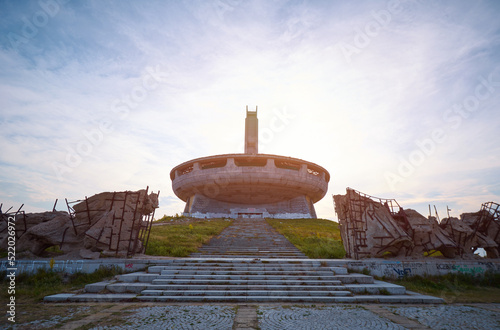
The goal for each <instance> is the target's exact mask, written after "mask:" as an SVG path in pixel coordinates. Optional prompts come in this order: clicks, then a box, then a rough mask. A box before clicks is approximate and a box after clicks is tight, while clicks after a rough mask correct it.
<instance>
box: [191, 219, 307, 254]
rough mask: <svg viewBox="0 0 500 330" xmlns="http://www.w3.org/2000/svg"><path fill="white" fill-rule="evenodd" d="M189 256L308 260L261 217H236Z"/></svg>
mask: <svg viewBox="0 0 500 330" xmlns="http://www.w3.org/2000/svg"><path fill="white" fill-rule="evenodd" d="M191 257H194V258H235V257H238V258H286V259H292V258H300V259H307V257H306V255H305V254H303V253H302V252H300V250H299V249H297V248H296V247H295V246H294V245H293V244H292V243H290V241H288V240H287V239H286V238H285V237H284V236H283V235H281V234H280V233H278V232H277V231H276V230H275V229H274V228H273V227H271V226H270V225H269V224H268V223H267V222H266V220H264V219H235V220H234V222H233V225H232V226H229V227H228V228H226V229H225V230H224V231H223V232H222V233H221V234H220V235H219V236H217V237H214V238H212V239H211V240H210V242H209V243H208V244H206V245H204V246H202V247H201V248H200V249H199V251H198V252H197V253H193V254H191Z"/></svg>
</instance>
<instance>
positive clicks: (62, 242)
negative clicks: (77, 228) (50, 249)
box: [59, 227, 69, 249]
mask: <svg viewBox="0 0 500 330" xmlns="http://www.w3.org/2000/svg"><path fill="white" fill-rule="evenodd" d="M68 229H69V227H66V228H65V229H64V231H63V234H62V239H61V244H59V249H62V246H63V244H64V238H65V237H66V232H67V231H68Z"/></svg>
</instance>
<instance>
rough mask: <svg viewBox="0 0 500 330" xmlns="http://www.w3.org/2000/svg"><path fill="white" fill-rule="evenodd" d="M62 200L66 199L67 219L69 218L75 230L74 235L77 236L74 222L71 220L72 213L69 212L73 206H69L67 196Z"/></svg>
mask: <svg viewBox="0 0 500 330" xmlns="http://www.w3.org/2000/svg"><path fill="white" fill-rule="evenodd" d="M64 200H65V201H66V206H67V207H68V213H69V219H70V220H71V225H72V226H73V230H74V231H75V236H77V235H78V233H77V232H76V227H75V222H74V221H73V214H72V212H71V209H73V208H72V207H70V206H69V203H68V199H67V198H65V199H64ZM73 211H74V210H73Z"/></svg>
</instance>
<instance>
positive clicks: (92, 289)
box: [85, 281, 346, 293]
mask: <svg viewBox="0 0 500 330" xmlns="http://www.w3.org/2000/svg"><path fill="white" fill-rule="evenodd" d="M143 290H171V291H188V290H195V291H200V290H211V291H215V290H221V291H227V290H261V291H262V290H265V291H267V290H278V291H287V290H290V291H343V290H346V288H345V287H344V286H343V285H268V284H261V285H246V284H240V285H236V284H235V285H227V284H221V285H213V284H195V285H193V284H152V283H120V282H114V281H105V282H99V283H93V284H88V285H86V286H85V292H87V293H99V292H104V291H109V292H111V293H140V292H142V291H143Z"/></svg>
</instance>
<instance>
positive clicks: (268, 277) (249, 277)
mask: <svg viewBox="0 0 500 330" xmlns="http://www.w3.org/2000/svg"><path fill="white" fill-rule="evenodd" d="M157 276H158V277H157V278H156V279H154V281H159V280H164V279H165V280H176V279H178V280H189V279H197V280H201V281H203V280H207V281H210V280H217V281H218V280H267V281H278V280H280V281H310V280H312V281H325V282H327V281H337V280H338V279H337V277H336V276H334V275H323V276H322V275H319V276H316V275H282V273H280V274H279V275H231V274H229V275H182V274H169V275H157Z"/></svg>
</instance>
